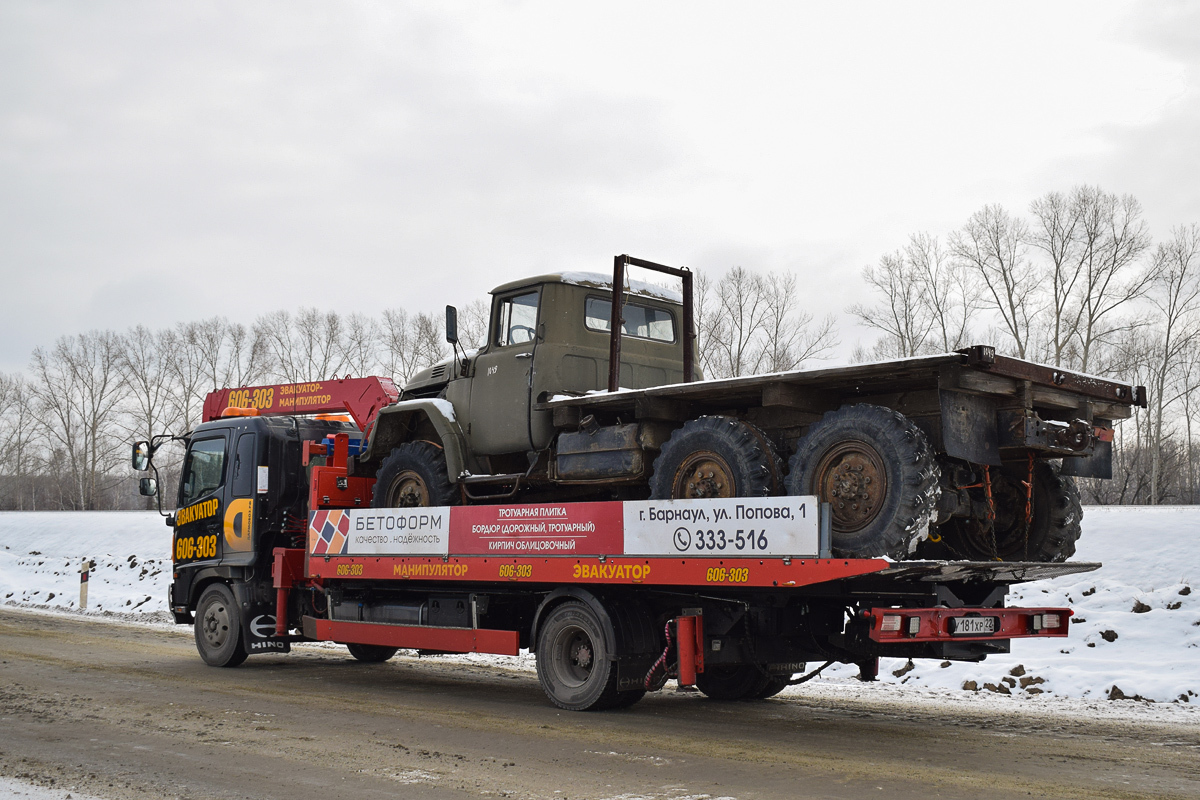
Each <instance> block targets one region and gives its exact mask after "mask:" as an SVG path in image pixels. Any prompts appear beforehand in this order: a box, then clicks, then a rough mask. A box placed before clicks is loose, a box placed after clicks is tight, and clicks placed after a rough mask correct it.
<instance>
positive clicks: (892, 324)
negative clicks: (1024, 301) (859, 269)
mask: <svg viewBox="0 0 1200 800" xmlns="http://www.w3.org/2000/svg"><path fill="white" fill-rule="evenodd" d="M863 280H864V281H866V283H867V284H868V285H869V286H871V287H872V288H874V289H875V290H876V291H877V292H878V293H880V294H882V295H883V300H882V301H881V302H880V303H879V304H878V305H874V306H867V305H865V304H862V303H859V304H856V305H853V306H851V307H850V308H849V309H847V310H848V311H849V312H850V313H852V314H854V315H855V316H857V317H858V318H859V319H860V320H862V322H863V323H864V324H865V325H867V326H869V327H872V328H875V329H876V330H878V331H881V332H882V333H883V334H884V338H883V339H882V340H881V341H880V342H878V343H877V344H876V346H875V348H874V350H873V352H872V353H870V354H869V355H873V356H875V357H877V358H896V357H900V358H909V357H912V356H916V355H921V354H924V353H930V352H949V351H951V350H956V349H958V348H960V347H963V346H965V345H966V344H967V341H966V340H967V336H968V330H969V325H970V320H971V317H972V315H973V314H974V313H975V312H976V311H978V310H979V307H980V295H979V288H978V286H977V284H976V283H975V282H973V281H971V280H970V276H969V273H968V272H967V270H966V269H965V267H964V265H962V264H961V263H958V262H956V261H955V260H954V259H952V258H950V257H949V255H948V254H947V253H946V252H945V251H944V250H943V249H942V246H941V243H940V242H939V241H938V239H937V237H935V236H931V235H929V234H928V233H916V234H913V235H912V236H911V237H909V241H908V245H907V246H905V248H904V249H903V250H898V251H896V252H895V253H891V254H889V255H885V256H884V257H883V258H881V259H880V261H879V267H878V269H872V268H870V267H867V268H866V269H864V270H863ZM869 355H868V353H867V352H866V351H863V352H860V353H859V354H858V356H857V357H858V358H859V359H860V360H865V359H866V358H867V357H869Z"/></svg>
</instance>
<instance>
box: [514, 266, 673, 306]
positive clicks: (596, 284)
mask: <svg viewBox="0 0 1200 800" xmlns="http://www.w3.org/2000/svg"><path fill="white" fill-rule="evenodd" d="M544 283H565V284H570V285H572V286H587V287H590V288H595V289H605V290H609V291H611V290H612V276H611V275H605V274H603V273H600V272H571V271H567V272H552V273H550V274H547V275H537V276H535V277H531V278H521V279H520V280H515V281H509V282H508V283H504V284H501V285H499V286H497V287H496V288H495V289H492V291H491V294H493V295H496V294H504V293H506V292H511V291H513V290H514V289H524V288H525V287H528V286H540V285H541V284H544ZM625 288H626V291H627V292H628V293H629V294H634V295H640V296H642V297H649V298H653V299H655V300H662V301H665V302H668V303H674V304H676V305H682V304H683V295H682V294H680V293H679V292H677V291H675V290H674V289H668V288H667V287H665V286H659V285H658V284H655V283H647V282H646V281H637V280H626V281H625Z"/></svg>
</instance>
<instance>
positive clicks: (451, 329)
mask: <svg viewBox="0 0 1200 800" xmlns="http://www.w3.org/2000/svg"><path fill="white" fill-rule="evenodd" d="M446 341H447V342H449V343H450V344H458V309H457V308H455V307H454V306H446Z"/></svg>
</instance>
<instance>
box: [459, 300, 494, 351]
mask: <svg viewBox="0 0 1200 800" xmlns="http://www.w3.org/2000/svg"><path fill="white" fill-rule="evenodd" d="M490 313H491V307H490V306H489V305H488V304H487V303H486V302H485V301H483V300H472V301H471V302H470V303H468V304H467V305H465V306H463V308H462V310H461V311H459V312H458V341H459V343H460V344H461V345H462V346H463V348H464V349H467V350H477V349H479V348H481V347H483V346H484V345H485V344H487V335H488V322H489V315H490Z"/></svg>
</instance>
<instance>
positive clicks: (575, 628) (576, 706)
mask: <svg viewBox="0 0 1200 800" xmlns="http://www.w3.org/2000/svg"><path fill="white" fill-rule="evenodd" d="M603 624H604V623H603V622H601V620H600V619H599V617H598V616H597V615H596V613H595V612H594V611H592V609H591V608H589V607H588V605H587V604H586V603H581V602H578V601H576V600H568V601H567V602H565V603H562V604H560V605H557V606H555V607H554V608H553V609H551V610H550V613H549V616H547V617H546V621H545V622H544V623H542V625H541V628H540V630H539V631H538V643H537V674H538V682H539V683H541V685H542V691H544V692H545V693H546V696H547V697H549V698H550V702H552V703H554V705H556V706H558V707H559V708H565V709H566V710H568V711H595V710H599V709H604V708H613V707H616V706H619V705H627V704H625V703H621V702H620V701H621V700H622V699H628V700H631V701H632V702H636V701H637V700H638V699H640V698H641V694H637V693H634V695H636V696H630V697H628V698H622V697H621V693H620V692H618V691H617V665H616V663H615V662H614V661H613V660H612V659H611V657H610V656H611V655H612V654H611V653H609V652H608V646H607V644H606V643H605V642H606V639H605V635H604V628H603Z"/></svg>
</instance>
